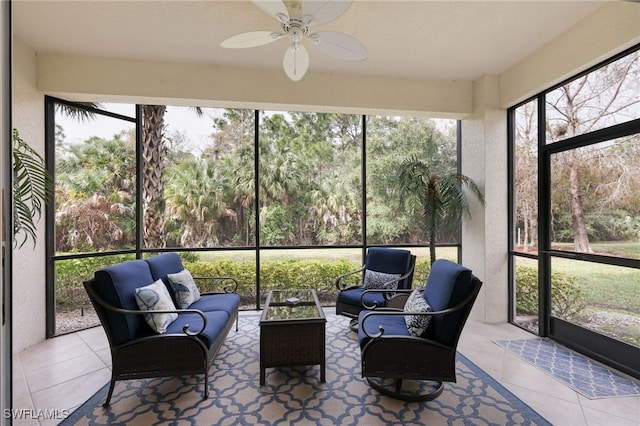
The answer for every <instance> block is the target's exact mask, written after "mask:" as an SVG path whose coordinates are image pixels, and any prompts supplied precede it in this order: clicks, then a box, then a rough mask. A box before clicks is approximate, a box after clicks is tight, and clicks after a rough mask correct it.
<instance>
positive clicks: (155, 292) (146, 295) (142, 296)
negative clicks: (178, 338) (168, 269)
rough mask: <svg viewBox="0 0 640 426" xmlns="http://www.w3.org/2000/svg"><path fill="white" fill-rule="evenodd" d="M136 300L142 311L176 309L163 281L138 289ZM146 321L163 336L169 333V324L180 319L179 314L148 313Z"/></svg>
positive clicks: (145, 316) (145, 317)
mask: <svg viewBox="0 0 640 426" xmlns="http://www.w3.org/2000/svg"><path fill="white" fill-rule="evenodd" d="M135 298H136V303H137V304H138V307H139V308H140V310H141V311H167V310H169V311H171V310H175V309H176V307H175V306H174V305H173V301H172V300H171V295H170V294H169V290H167V287H166V286H165V285H164V283H163V282H162V280H158V281H156V282H154V283H153V284H149V285H147V286H144V287H139V288H136V290H135ZM144 319H145V320H146V321H147V323H148V324H149V326H150V327H151V328H152V329H153V330H154V331H155V332H156V333H159V334H162V333H164V332H166V331H167V327H169V324H171V323H172V322H174V321H175V320H176V319H178V314H177V313H168V314H153V313H148V314H144Z"/></svg>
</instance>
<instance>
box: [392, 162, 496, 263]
mask: <svg viewBox="0 0 640 426" xmlns="http://www.w3.org/2000/svg"><path fill="white" fill-rule="evenodd" d="M398 183H399V186H400V202H401V204H403V205H404V204H405V202H406V203H407V204H408V205H409V207H410V208H412V209H413V210H420V211H421V214H422V216H423V218H424V223H423V225H424V227H425V230H426V231H427V235H428V239H429V254H430V256H429V257H430V261H431V263H432V264H433V262H435V260H436V235H437V233H438V231H440V230H441V229H442V228H443V227H445V226H447V225H451V224H455V223H457V221H458V220H459V219H460V216H461V214H462V213H463V212H464V213H467V214H469V198H468V197H467V193H466V192H465V188H466V189H468V190H469V191H471V193H472V194H473V195H475V196H476V197H477V198H478V200H479V201H480V202H481V203H482V204H484V196H483V195H482V192H481V191H480V189H479V188H478V186H477V185H476V184H475V182H474V181H473V180H472V179H471V178H469V177H467V176H464V175H462V174H459V173H448V174H438V173H436V171H435V170H434V169H433V168H432V165H431V164H429V163H427V162H424V161H421V160H419V159H418V158H417V157H415V156H414V157H411V158H409V159H407V160H405V161H403V162H402V164H401V165H400V169H399V174H398Z"/></svg>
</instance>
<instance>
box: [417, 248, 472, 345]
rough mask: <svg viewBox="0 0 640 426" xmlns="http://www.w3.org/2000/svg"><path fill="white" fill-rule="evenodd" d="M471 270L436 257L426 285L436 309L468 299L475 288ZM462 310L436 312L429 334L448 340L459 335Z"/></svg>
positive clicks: (427, 335)
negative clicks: (443, 313) (451, 312)
mask: <svg viewBox="0 0 640 426" xmlns="http://www.w3.org/2000/svg"><path fill="white" fill-rule="evenodd" d="M472 278H473V275H472V273H471V270H470V269H468V268H465V267H464V266H462V265H459V264H457V263H454V262H451V261H449V260H445V259H438V260H436V261H435V262H434V263H433V265H431V272H429V278H428V279H427V285H426V287H425V289H424V298H425V299H426V300H427V302H428V303H429V305H430V306H431V309H432V310H433V311H442V310H444V309H447V308H451V307H453V306H455V305H456V304H458V303H459V302H460V301H462V299H464V298H465V297H466V296H467V295H468V294H469V291H470V290H471V284H472ZM460 315H462V312H460V311H459V312H456V313H455V314H449V315H435V316H434V317H433V318H432V319H431V324H430V325H429V328H427V331H426V337H429V338H431V339H434V340H437V341H439V342H442V343H445V344H451V343H452V342H453V340H454V339H455V337H456V336H455V333H456V329H457V325H458V320H459V318H460Z"/></svg>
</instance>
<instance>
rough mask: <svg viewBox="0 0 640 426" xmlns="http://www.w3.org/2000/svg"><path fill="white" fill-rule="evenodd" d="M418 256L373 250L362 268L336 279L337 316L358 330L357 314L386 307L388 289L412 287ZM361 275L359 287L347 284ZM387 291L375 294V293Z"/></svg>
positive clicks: (381, 248)
mask: <svg viewBox="0 0 640 426" xmlns="http://www.w3.org/2000/svg"><path fill="white" fill-rule="evenodd" d="M415 264H416V257H415V256H414V255H412V254H411V252H410V251H409V250H401V249H391V248H384V247H371V248H369V250H368V251H367V257H366V259H365V264H364V266H362V268H360V269H358V270H356V271H351V272H347V273H346V274H342V275H340V276H339V277H337V278H336V280H335V285H336V288H337V289H338V291H339V293H338V297H337V300H336V314H337V315H343V316H346V317H349V318H351V328H352V329H353V330H354V331H356V330H357V327H358V314H359V313H360V311H362V310H363V309H366V308H371V307H375V306H385V305H386V303H387V300H388V299H389V298H390V296H391V294H392V293H390V292H388V290H389V289H396V288H397V289H403V290H407V289H410V288H411V283H412V281H413V269H414V267H415ZM356 274H359V275H360V277H359V284H358V285H347V284H346V282H347V280H348V278H349V277H351V276H353V275H356ZM378 289H379V290H387V292H384V291H376V290H378Z"/></svg>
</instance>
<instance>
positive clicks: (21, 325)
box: [12, 40, 46, 352]
mask: <svg viewBox="0 0 640 426" xmlns="http://www.w3.org/2000/svg"><path fill="white" fill-rule="evenodd" d="M36 63H37V61H36V53H35V52H34V51H33V50H31V49H30V48H28V47H27V46H25V45H24V44H22V43H20V42H19V41H15V40H14V45H13V93H12V96H13V101H12V120H13V127H14V128H16V129H18V131H19V132H20V136H21V137H22V139H24V140H25V141H26V142H27V143H29V145H31V146H32V147H33V148H34V149H36V150H37V151H38V152H39V153H40V154H41V155H43V156H44V96H43V94H42V93H40V92H39V91H38V90H36V75H37V69H36V68H37V67H36ZM44 229H45V223H44V217H43V218H42V219H41V220H40V222H39V223H38V242H37V245H36V247H35V248H34V246H33V244H32V243H31V241H27V243H25V244H24V246H23V247H22V248H20V249H18V248H16V249H14V251H13V301H12V302H13V351H14V352H20V351H21V350H23V349H25V348H27V347H29V346H32V345H34V344H35V343H38V342H41V341H42V340H44V339H45V336H46V324H45V322H46V319H45V318H46V316H45V315H46V308H45V299H46V297H45V265H46V257H45V233H44Z"/></svg>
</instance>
